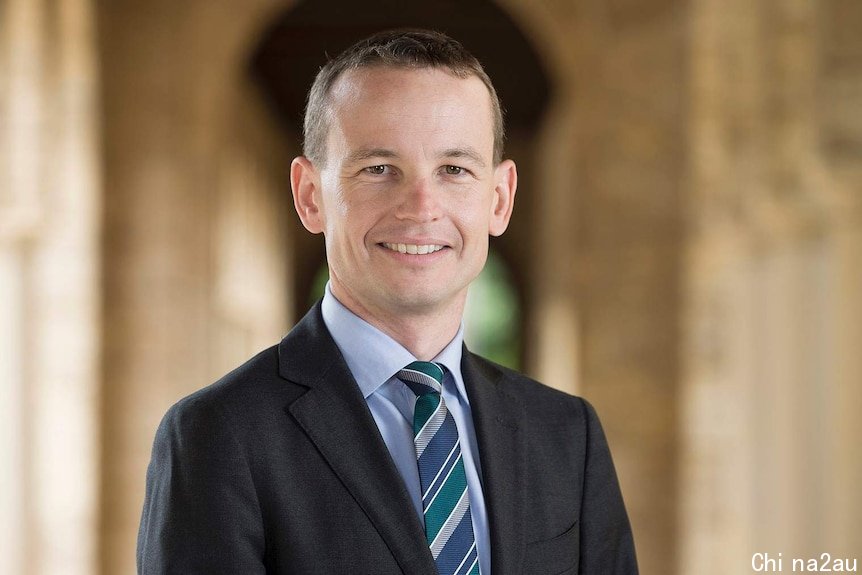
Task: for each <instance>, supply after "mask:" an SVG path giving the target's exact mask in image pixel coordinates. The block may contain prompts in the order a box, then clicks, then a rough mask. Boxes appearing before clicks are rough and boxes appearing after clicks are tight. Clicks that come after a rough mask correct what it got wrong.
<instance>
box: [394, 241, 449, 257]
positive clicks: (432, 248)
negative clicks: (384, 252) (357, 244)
mask: <svg viewBox="0 0 862 575" xmlns="http://www.w3.org/2000/svg"><path fill="white" fill-rule="evenodd" d="M380 245H381V246H383V247H384V248H386V249H389V250H392V251H393V252H398V253H400V254H411V255H413V254H416V255H425V254H433V253H434V252H439V251H440V250H442V249H443V248H445V247H446V246H443V245H438V244H393V243H389V242H383V243H382V244H380Z"/></svg>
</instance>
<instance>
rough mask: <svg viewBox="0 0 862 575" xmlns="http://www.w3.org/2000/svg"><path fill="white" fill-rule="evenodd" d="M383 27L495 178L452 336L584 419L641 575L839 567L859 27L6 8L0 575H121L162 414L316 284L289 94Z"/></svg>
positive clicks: (586, 2) (505, 1)
mask: <svg viewBox="0 0 862 575" xmlns="http://www.w3.org/2000/svg"><path fill="white" fill-rule="evenodd" d="M400 25H414V26H424V27H432V28H436V29H439V30H442V31H445V32H448V33H450V34H451V35H453V36H455V37H456V38H458V39H460V40H461V41H462V42H463V43H464V44H465V45H466V46H467V47H468V48H469V49H471V50H472V51H473V52H474V53H475V54H476V55H477V56H478V57H479V58H480V60H482V61H483V62H484V63H485V65H486V68H487V70H488V72H489V73H490V75H491V77H492V78H493V80H494V82H495V84H496V85H497V88H498V91H499V92H500V95H501V97H502V100H503V104H504V107H505V108H506V111H507V119H508V129H509V140H508V145H507V151H508V153H507V155H508V156H510V157H512V158H514V159H515V160H516V162H517V163H518V166H519V172H520V175H521V182H520V186H519V190H518V198H517V204H516V210H515V219H514V221H513V223H512V226H511V228H510V231H509V232H507V234H506V235H505V236H503V237H502V238H499V241H496V242H494V243H493V244H492V260H491V264H490V265H489V267H488V273H486V274H484V275H483V277H482V280H481V282H480V283H479V284H478V285H477V286H476V287H475V289H473V291H472V293H471V299H470V303H469V310H468V312H469V313H468V316H469V318H468V344H469V345H470V346H471V347H472V348H474V349H476V350H479V351H483V352H484V353H487V354H489V355H491V356H493V357H494V358H496V359H498V360H499V361H502V362H505V363H507V364H509V365H514V366H517V367H518V368H519V369H521V370H523V371H525V372H526V373H528V374H531V375H533V376H534V377H537V378H539V379H541V380H543V381H545V382H547V383H549V384H550V385H553V386H555V387H558V388H560V389H563V390H566V391H569V392H572V393H577V394H580V395H582V396H585V397H586V398H587V399H589V400H590V401H591V402H592V403H593V404H594V405H595V406H596V407H597V409H598V411H599V414H600V415H601V418H602V421H603V423H604V426H605V429H606V432H607V435H608V438H609V441H610V444H611V448H612V450H613V454H614V458H615V462H616V465H617V470H618V473H619V475H620V479H621V482H622V486H623V492H624V494H625V498H626V501H627V505H628V510H629V513H630V516H631V519H632V523H633V526H634V531H635V539H636V543H637V547H638V554H639V557H640V562H641V568H642V573H643V574H644V575H659V574H662V575H664V574H679V575H688V574H704V575H713V574H714V575H719V574H721V575H726V574H737V573H740V574H742V573H752V572H754V571H753V566H752V563H751V557H752V554H753V553H755V552H768V553H770V554H771V555H773V556H774V555H775V554H777V553H782V554H783V557H784V559H785V571H787V570H788V559H789V558H791V557H806V558H807V557H819V556H820V554H821V553H823V552H828V553H831V554H832V556H833V557H840V558H862V557H860V555H862V489H860V485H862V445H860V444H862V419H860V418H859V412H860V410H862V353H860V351H862V349H860V348H862V34H860V32H859V31H860V30H862V2H859V1H858V0H546V1H542V2H538V1H537V2H527V1H523V0H501V1H499V2H494V3H492V2H488V1H482V0H460V1H459V2H455V1H451V0H442V1H438V2H428V3H421V4H420V3H406V2H394V1H366V2H350V1H348V0H319V1H306V2H290V1H284V2H280V1H277V0H243V1H239V0H207V1H203V0H185V1H184V2H174V1H167V0H103V1H98V0H0V573H3V574H9V575H31V574H34V575H35V574H39V575H41V574H51V575H56V574H63V575H65V574H69V575H77V574H93V575H108V574H127V573H134V571H135V566H134V565H135V543H136V541H135V538H136V533H137V528H138V521H139V518H140V512H141V507H142V503H143V494H144V477H145V472H146V466H147V463H148V461H149V456H150V448H151V445H152V439H153V435H154V432H155V429H156V426H157V425H158V422H159V420H160V418H161V416H162V415H163V414H164V412H165V410H166V409H167V408H168V407H169V406H170V405H171V404H172V403H174V402H175V401H176V400H177V399H179V398H180V397H182V396H184V395H186V394H188V393H190V392H192V391H193V390H195V389H198V388H200V387H202V386H204V385H206V384H208V383H210V382H212V381H213V380H214V379H215V378H217V377H218V376H220V375H221V374H223V373H224V372H226V371H228V370H229V369H231V368H232V367H234V366H235V365H237V364H239V363H240V362H242V361H243V360H244V359H245V358H247V357H249V356H250V355H251V354H253V353H255V352H256V351H258V350H260V349H262V348H264V347H267V346H269V345H271V344H273V343H275V342H277V341H278V339H279V338H280V337H281V336H282V335H283V334H284V333H286V331H287V330H288V329H289V328H290V326H291V325H292V324H293V322H294V321H296V320H297V319H298V318H299V317H301V315H302V314H303V313H304V312H305V310H306V309H308V307H309V305H310V302H311V301H313V299H314V297H316V296H315V294H317V293H319V290H320V289H321V287H320V286H321V285H322V282H323V281H325V267H324V259H323V247H322V243H321V238H319V237H316V236H310V235H308V234H307V233H305V232H304V231H303V230H302V229H301V227H300V226H299V223H298V218H297V217H296V215H295V214H294V213H293V211H292V210H293V209H292V202H291V199H290V192H289V186H288V177H287V176H288V167H289V163H290V160H291V158H292V157H293V156H294V155H296V154H297V153H298V152H299V148H300V121H301V114H302V106H303V99H304V96H305V92H306V90H307V88H308V86H309V84H310V82H311V79H312V77H313V75H314V73H315V72H316V70H317V69H318V68H319V66H321V65H322V64H323V63H324V62H325V54H326V53H329V54H333V55H334V54H336V53H337V52H338V51H340V50H341V49H343V48H344V47H346V46H347V45H349V44H350V43H352V42H353V41H355V40H356V39H358V38H360V37H362V36H365V35H367V34H369V33H371V32H373V31H376V30H378V29H382V28H387V27H392V26H400Z"/></svg>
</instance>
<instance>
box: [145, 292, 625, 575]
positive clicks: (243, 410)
mask: <svg viewBox="0 0 862 575" xmlns="http://www.w3.org/2000/svg"><path fill="white" fill-rule="evenodd" d="M462 371H463V376H464V382H465V384H466V388H467V393H468V395H469V397H470V404H471V407H472V411H473V421H474V423H475V427H476V436H477V442H478V446H479V459H480V464H481V469H482V482H483V486H484V492H485V498H486V505H487V511H488V519H489V527H490V539H491V568H492V570H493V575H516V574H525V575H543V574H548V575H562V574H576V573H581V574H586V575H599V574H619V575H622V574H625V575H630V574H634V573H637V565H636V562H635V552H634V544H633V542H632V534H631V530H630V527H629V522H628V518H627V517H626V512H625V508H624V507H623V500H622V497H621V495H620V490H619V486H618V484H617V478H616V475H615V472H614V468H613V463H612V462H611V456H610V453H609V452H608V446H607V443H606V441H605V437H604V434H603V433H602V429H601V426H600V424H599V421H598V419H597V417H596V414H595V412H594V411H593V409H592V407H591V406H590V405H589V404H588V403H587V402H586V401H584V400H582V399H579V398H576V397H572V396H569V395H566V394H564V393H561V392H559V391H555V390H553V389H550V388H548V387H545V386H543V385H541V384H539V383H537V382H535V381H533V380H531V379H528V378H527V377H525V376H523V375H520V374H518V373H516V372H513V371H510V370H508V369H505V368H503V367H500V366H498V365H495V364H492V363H490V362H488V361H486V360H484V359H482V358H480V357H478V356H476V355H473V354H471V353H469V352H468V351H467V350H466V349H465V350H464V356H463V363H462ZM137 561H138V572H139V573H142V574H144V575H155V574H163V573H165V574H166V573H171V574H182V575H192V574H201V575H217V574H231V575H252V574H263V573H266V574H288V573H289V574H298V575H306V574H308V575H311V574H327V575H338V574H350V575H363V574H367V575H372V574H373V575H426V574H427V575H433V574H436V569H435V566H434V561H433V559H432V557H431V553H430V551H429V549H428V544H427V542H426V540H425V534H424V530H423V526H422V524H421V521H420V520H419V518H418V516H417V514H416V511H415V509H414V507H413V505H412V504H411V501H410V498H409V495H408V493H407V490H406V487H405V486H404V483H403V480H402V479H401V476H400V475H399V473H398V471H397V469H396V467H395V464H394V463H393V462H392V459H391V457H390V455H389V451H388V450H387V448H386V444H385V443H384V442H383V439H382V437H381V436H380V433H379V431H378V430H377V426H376V424H375V422H374V419H373V417H372V416H371V412H370V411H369V410H368V407H367V404H366V402H365V399H364V398H363V397H362V394H361V393H360V391H359V388H358V387H357V385H356V383H355V381H354V380H353V377H352V375H351V374H350V371H349V370H348V368H347V365H346V363H345V362H344V360H343V358H342V356H341V354H340V352H339V350H338V348H337V346H336V345H335V343H334V342H333V340H332V338H331V336H330V335H329V332H328V330H327V329H326V327H325V325H324V323H323V319H322V317H321V314H320V305H319V304H318V305H317V306H315V308H314V309H312V310H311V311H310V312H309V313H308V315H306V316H305V318H304V319H303V320H302V321H301V322H300V323H299V324H298V325H297V326H296V327H295V328H294V329H293V330H292V331H291V332H290V333H289V334H288V335H287V336H286V337H285V338H284V339H283V340H282V341H281V343H280V344H279V345H278V346H276V347H272V348H270V349H267V350H265V351H263V352H262V353H260V354H259V355H257V356H256V357H254V358H252V359H251V360H249V361H248V362H247V363H245V364H244V365H242V366H241V367H239V368H238V369H236V370H234V371H233V372H231V373H230V374H228V375H227V376H225V377H224V378H222V379H221V380H220V381H218V382H216V383H215V384H213V385H211V386H209V387H207V388H205V389H202V390H200V391H198V392H197V393H194V394H193V395H191V396H189V397H187V398H185V399H183V400H181V401H180V402H179V403H177V404H176V405H174V406H173V407H172V408H171V409H170V410H169V411H168V413H167V414H166V415H165V418H164V420H163V421H162V424H161V426H160V427H159V430H158V432H157V434H156V440H155V445H154V447H153V454H152V462H151V463H150V467H149V471H148V473H147V492H146V500H145V502H144V511H143V517H142V519H141V527H140V532H139V534H138V557H137ZM484 575H491V574H484Z"/></svg>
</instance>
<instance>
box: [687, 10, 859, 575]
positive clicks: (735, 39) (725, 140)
mask: <svg viewBox="0 0 862 575" xmlns="http://www.w3.org/2000/svg"><path fill="white" fill-rule="evenodd" d="M834 4H835V3H833V5H834ZM828 6H829V4H828V3H827V4H824V3H822V2H817V1H815V0H794V1H791V2H784V1H779V0H774V1H770V2H759V3H751V2H744V1H731V2H725V1H722V2H715V1H712V0H701V1H698V2H695V3H694V5H693V11H692V15H693V18H692V21H691V26H692V31H691V34H690V35H689V36H690V38H691V39H692V47H691V52H692V56H693V57H692V60H691V74H692V85H691V106H690V115H691V124H690V125H691V130H690V138H691V143H692V145H691V150H692V152H691V171H690V173H691V179H690V183H689V185H690V201H689V204H688V213H689V221H690V226H689V228H690V230H691V234H690V238H689V246H688V250H687V259H686V293H687V296H686V302H687V307H686V314H685V316H684V325H685V333H686V338H685V346H686V349H685V353H684V357H685V371H684V379H683V394H682V401H683V412H684V422H685V425H684V426H683V428H682V431H683V442H684V444H683V445H684V448H683V460H682V461H683V467H682V470H683V475H682V491H681V492H682V497H683V499H682V510H683V512H682V515H681V517H682V521H681V524H680V540H681V542H682V550H683V552H682V554H681V556H680V563H679V571H680V572H681V573H695V572H696V573H703V574H706V575H709V574H712V573H715V574H720V573H721V574H723V573H732V572H742V571H744V570H750V569H751V557H752V554H753V553H755V552H762V553H769V554H770V555H771V556H772V557H776V556H777V554H778V553H782V555H783V558H784V563H785V570H788V569H790V568H792V567H791V566H789V564H790V561H791V559H792V558H794V557H819V556H820V553H822V552H831V553H833V554H834V555H839V554H840V555H841V556H842V557H848V556H853V554H854V553H855V554H856V555H857V556H858V553H859V551H860V545H859V536H858V534H859V523H858V517H859V516H860V507H859V505H860V498H859V495H858V493H859V490H858V482H859V469H860V451H859V448H858V438H859V437H860V429H859V425H858V423H853V421H855V419H854V418H853V417H852V416H851V413H850V411H855V409H856V408H850V407H848V405H858V404H859V398H860V387H862V377H860V376H859V374H860V360H859V355H858V353H857V352H856V351H855V349H856V348H857V347H858V342H859V341H860V339H859V338H860V331H859V327H858V326H859V325H860V321H862V320H860V317H859V310H860V300H862V296H860V295H859V294H860V293H862V292H860V291H859V286H860V273H859V262H860V261H862V260H860V243H859V240H860V234H859V229H860V209H859V205H860V204H859V196H858V194H855V195H854V194H853V193H851V192H850V190H851V189H853V188H854V187H855V189H857V190H858V189H860V187H862V180H860V179H859V173H858V171H857V172H856V173H855V174H856V175H855V176H851V175H849V174H850V172H843V171H842V170H841V167H840V166H843V165H845V164H844V160H843V159H842V158H847V155H848V154H847V151H848V148H849V150H850V151H851V154H850V155H851V157H852V150H854V149H855V150H857V154H858V150H860V149H862V147H859V142H862V130H858V131H856V132H853V131H852V130H850V131H845V130H844V128H842V131H843V132H845V135H846V138H847V139H845V140H844V145H845V147H844V150H839V149H836V148H835V147H834V146H830V145H824V144H825V143H829V142H834V141H835V138H834V135H835V134H834V126H832V127H830V125H829V123H828V122H824V116H825V117H826V118H829V117H830V116H832V115H833V114H834V113H835V112H834V111H835V110H843V111H844V112H845V114H846V115H845V116H844V118H845V121H850V122H853V121H854V120H853V118H858V117H859V114H860V112H862V109H860V105H859V101H860V100H859V99H858V97H857V98H856V99H855V100H854V99H853V98H852V97H851V94H848V93H847V92H843V93H836V92H834V91H830V90H829V87H830V82H829V76H830V75H832V74H834V75H840V77H841V78H843V80H841V81H842V82H846V81H847V80H850V79H853V78H855V80H851V81H853V82H856V83H857V84H858V82H859V79H860V78H862V75H860V69H859V68H858V67H857V68H856V69H855V70H854V69H852V68H847V67H843V68H842V69H841V71H840V73H835V71H834V70H833V71H831V74H830V71H829V70H828V68H825V67H824V63H825V62H828V60H829V59H828V58H824V52H823V46H824V39H826V38H833V37H834V36H838V37H843V38H846V39H849V38H855V37H856V35H855V34H849V33H848V32H845V33H844V34H841V33H840V28H841V27H843V26H846V27H847V30H848V31H849V30H850V29H854V30H855V29H858V26H859V25H862V20H860V18H859V17H860V16H862V12H859V11H857V12H856V18H855V19H854V18H853V13H852V12H851V13H846V11H843V10H842V12H843V14H842V18H840V19H837V20H836V19H832V20H831V21H830V22H827V21H826V18H825V16H826V15H827V13H828V11H827V10H826V8H827V7H828ZM847 19H849V20H850V21H851V22H854V21H855V24H852V23H848V22H846V20H847ZM839 20H841V21H842V23H841V25H839V26H837V28H838V29H836V24H837V22H838V21H839ZM830 42H833V41H828V42H826V44H827V45H828V44H829V43H830ZM857 45H858V44H857ZM855 53H857V54H858V52H855ZM833 79H834V78H833ZM824 94H825V95H826V97H824ZM854 101H855V104H853V102H854ZM851 110H852V112H851ZM824 112H825V114H824ZM835 125H841V126H846V124H844V123H843V122H842V123H840V124H838V123H836V124H835ZM850 125H852V124H850ZM857 125H858V123H857ZM854 142H855V146H854V145H849V146H848V145H847V144H853V143H854ZM838 152H840V153H838ZM858 160H859V156H858V155H856V156H855V161H856V162H858ZM857 165H858V164H857ZM842 173H845V174H848V175H847V182H844V181H842V179H841V177H840V176H841V174H842ZM851 180H852V181H853V184H850V185H848V183H849V182H850V181H851ZM854 400H855V403H852V402H853V401H854ZM848 402H850V403H848ZM851 444H852V446H851Z"/></svg>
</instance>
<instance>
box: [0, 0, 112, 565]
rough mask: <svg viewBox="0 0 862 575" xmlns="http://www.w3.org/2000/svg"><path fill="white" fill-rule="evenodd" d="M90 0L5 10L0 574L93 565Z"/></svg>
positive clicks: (94, 279) (0, 163)
mask: <svg viewBox="0 0 862 575" xmlns="http://www.w3.org/2000/svg"><path fill="white" fill-rule="evenodd" d="M93 24H94V18H93V14H92V6H91V4H90V2H88V1H87V0H70V1H68V2H62V3H59V4H55V3H51V2H43V1H41V0H6V1H4V2H2V3H0V81H2V84H0V292H2V293H0V325H2V330H0V396H2V398H0V425H2V428H3V429H2V432H0V458H2V461H0V469H2V470H3V471H2V479H0V572H3V573H10V574H13V575H19V574H20V575H23V574H31V573H32V574H42V573H46V574H47V573H50V574H55V573H57V574H70V575H72V574H82V575H83V574H89V573H92V572H93V571H94V570H95V566H96V547H97V546H96V534H97V529H96V527H97V524H96V522H97V517H98V514H97V489H98V482H97V477H98V473H97V468H98V443H97V432H98V413H99V409H98V405H99V404H98V342H99V300H100V290H99V282H98V278H99V274H98V269H99V260H100V258H99V245H98V241H99V233H100V228H99V213H100V200H101V187H100V179H99V172H98V163H97V162H98V148H99V141H98V137H97V134H98V130H97V128H98V124H97V115H96V111H97V106H96V95H97V85H96V80H97V71H96V55H95V29H94V25H93Z"/></svg>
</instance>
